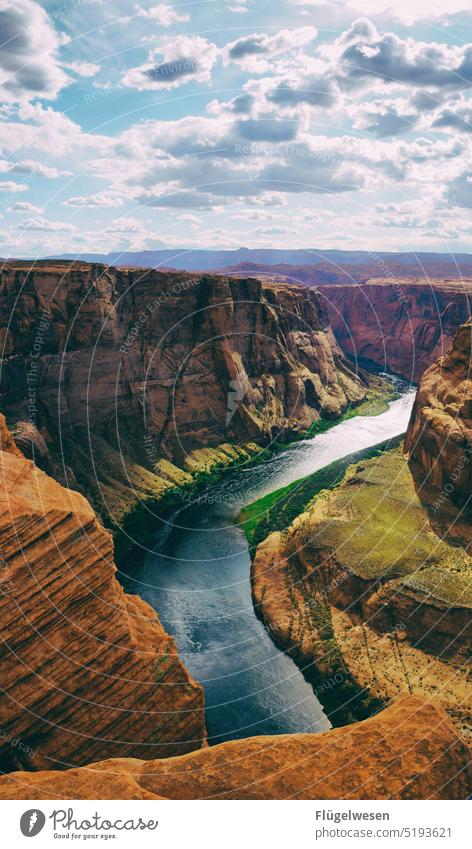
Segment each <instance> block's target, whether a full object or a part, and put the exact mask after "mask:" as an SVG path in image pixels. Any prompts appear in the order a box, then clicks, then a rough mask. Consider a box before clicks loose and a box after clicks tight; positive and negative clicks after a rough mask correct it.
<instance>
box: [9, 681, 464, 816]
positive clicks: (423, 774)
mask: <svg viewBox="0 0 472 849" xmlns="http://www.w3.org/2000/svg"><path fill="white" fill-rule="evenodd" d="M468 764H469V752H468V751H467V748H466V746H464V744H463V743H462V742H461V741H460V739H459V738H458V736H457V734H456V732H455V730H454V728H453V726H452V724H451V722H450V720H449V719H448V717H447V716H446V714H445V713H444V711H443V710H441V708H440V707H439V706H438V705H436V704H434V703H431V702H429V703H428V702H425V701H424V700H422V699H418V698H413V697H410V698H402V699H400V700H399V701H398V702H397V703H396V704H394V705H392V706H391V707H389V708H388V709H387V710H385V711H383V712H382V713H380V714H378V715H377V716H375V717H373V718H372V719H369V720H367V722H361V723H358V724H357V725H356V726H354V727H352V726H349V727H348V728H338V729H336V730H334V731H326V732H325V733H324V734H283V735H281V736H278V737H252V738H250V739H248V740H234V741H232V742H230V743H221V744H220V745H219V746H211V747H210V748H207V749H204V750H202V751H201V752H195V753H193V754H191V755H184V756H182V757H179V758H170V759H168V760H161V761H157V760H155V761H142V760H137V759H133V760H125V759H115V760H110V761H102V762H101V763H95V764H90V767H88V768H87V769H74V770H68V771H67V772H62V773H58V772H50V773H45V772H42V773H38V774H35V775H32V774H31V773H29V774H25V773H21V772H16V773H12V774H11V775H8V776H5V777H4V778H0V798H1V799H16V798H22V799H57V798H62V799H162V798H168V799H466V798H467V796H468V795H469V793H470V789H471V785H470V773H469V766H468Z"/></svg>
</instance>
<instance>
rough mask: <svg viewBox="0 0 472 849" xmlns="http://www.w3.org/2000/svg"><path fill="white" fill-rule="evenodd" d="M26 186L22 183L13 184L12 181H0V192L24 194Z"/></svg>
mask: <svg viewBox="0 0 472 849" xmlns="http://www.w3.org/2000/svg"><path fill="white" fill-rule="evenodd" d="M27 190H28V186H26V185H25V184H24V183H15V182H14V181H13V180H3V181H0V192H26V191H27Z"/></svg>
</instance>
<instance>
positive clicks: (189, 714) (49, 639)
mask: <svg viewBox="0 0 472 849" xmlns="http://www.w3.org/2000/svg"><path fill="white" fill-rule="evenodd" d="M10 439H11V437H8V434H6V435H4V434H3V433H2V447H3V448H4V449H5V450H3V451H1V452H0V481H1V487H0V488H1V496H0V551H1V571H0V621H1V636H2V641H1V644H0V716H1V725H2V728H1V735H0V768H1V769H2V770H5V771H8V770H11V769H18V768H24V769H33V770H38V769H51V768H66V767H68V766H77V765H81V764H84V763H86V762H88V761H91V760H96V759H97V758H103V757H112V756H117V755H120V756H123V755H129V756H139V757H144V758H151V757H156V756H157V757H165V756H168V755H175V754H181V753H184V752H189V751H192V750H193V749H196V748H199V747H200V746H201V745H202V744H203V743H204V740H205V724H204V709H203V691H202V689H201V687H200V686H199V685H197V684H196V683H195V682H194V681H193V680H192V678H191V677H190V675H189V674H188V673H187V671H186V670H185V668H184V667H183V665H182V664H181V662H180V661H179V658H178V656H177V653H176V648H175V645H174V642H173V640H172V639H171V638H170V637H169V636H168V634H166V633H165V631H164V630H163V628H162V626H161V624H160V622H159V620H158V618H157V616H156V614H155V612H154V611H153V610H152V609H151V608H150V607H149V606H148V605H147V604H145V603H144V602H143V601H142V600H141V599H140V598H139V597H137V596H130V595H126V594H125V593H124V592H123V590H122V588H121V586H120V585H119V583H118V582H117V580H116V578H115V572H116V569H115V566H114V563H113V542H112V537H111V534H110V533H109V532H108V531H106V530H105V529H104V528H103V526H102V525H101V524H100V523H99V521H98V520H97V518H96V516H95V513H94V512H93V510H92V508H91V507H90V505H89V504H88V502H87V501H86V500H85V498H83V496H82V495H79V494H78V493H76V492H73V491H70V490H66V489H65V488H63V487H62V486H60V485H59V484H58V483H56V481H54V480H52V479H51V478H49V477H48V476H47V475H46V474H45V473H44V472H42V471H40V470H39V469H38V468H37V467H36V466H35V465H34V464H33V462H32V461H30V460H26V459H24V458H22V457H21V456H18V453H11V449H12V445H11V443H10ZM9 449H10V450H9Z"/></svg>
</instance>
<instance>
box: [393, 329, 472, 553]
mask: <svg viewBox="0 0 472 849" xmlns="http://www.w3.org/2000/svg"><path fill="white" fill-rule="evenodd" d="M471 368H472V322H471V321H468V322H467V323H466V324H464V325H463V326H462V327H461V328H460V329H459V331H458V332H457V334H456V336H455V338H454V344H453V346H452V348H451V350H450V351H448V353H447V354H446V355H445V356H444V357H441V358H440V359H439V360H438V361H437V362H435V363H434V364H433V365H432V366H431V367H430V368H429V369H428V370H427V371H426V372H425V373H424V375H423V377H422V379H421V382H420V385H419V389H418V394H417V397H416V401H415V406H414V408H413V412H412V418H411V422H410V427H409V429H408V434H407V437H406V440H405V450H406V452H407V453H408V455H409V460H410V467H411V470H412V472H413V475H414V477H415V480H416V482H417V488H418V492H419V494H420V497H422V499H423V500H425V501H427V502H428V504H429V506H430V510H431V513H432V516H433V517H434V516H438V515H439V516H440V515H441V514H446V516H449V514H450V513H451V508H452V509H453V508H454V505H457V506H458V507H459V508H461V511H462V514H463V515H462V516H461V517H460V519H461V527H462V528H463V526H464V519H467V517H468V518H469V523H470V499H471V496H472V374H471ZM454 521H455V523H456V524H457V523H458V517H457V516H455V519H454ZM463 530H464V528H463ZM464 532H465V531H464ZM470 537H472V530H471V532H470Z"/></svg>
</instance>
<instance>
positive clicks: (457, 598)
mask: <svg viewBox="0 0 472 849" xmlns="http://www.w3.org/2000/svg"><path fill="white" fill-rule="evenodd" d="M252 583H253V596H254V601H255V605H256V610H257V611H258V613H259V614H260V615H261V617H262V619H263V620H264V622H265V623H266V624H267V626H268V628H269V629H270V632H271V634H272V636H273V638H274V640H275V641H276V642H277V643H278V644H279V645H281V646H283V648H284V649H285V650H287V651H288V652H289V653H290V654H291V655H292V657H293V658H294V660H295V661H296V662H297V664H298V665H299V666H300V668H301V669H302V671H303V673H304V675H305V676H306V677H307V678H308V679H309V680H310V681H311V682H312V683H313V685H314V687H315V692H316V693H317V695H318V697H319V698H320V700H321V701H322V702H323V704H324V706H325V710H326V711H327V712H328V715H329V717H330V719H331V721H332V722H333V723H334V724H343V723H345V722H346V721H351V722H352V721H353V720H355V719H358V718H359V717H360V716H362V715H366V714H367V715H368V714H369V713H370V712H371V711H372V710H373V709H378V705H379V703H385V702H388V701H389V700H390V699H391V698H393V697H395V696H396V695H399V694H401V693H404V692H409V693H414V694H415V695H420V696H422V697H425V698H435V699H437V700H438V701H439V702H440V703H442V705H443V706H444V707H445V708H446V709H447V710H448V712H449V713H450V715H451V716H452V717H453V718H454V721H455V722H456V724H457V727H458V728H459V729H460V730H461V733H463V734H464V736H467V737H472V716H471V705H472V684H471V682H470V678H469V677H468V657H469V651H470V640H471V637H472V589H471V588H472V557H471V556H470V555H469V553H468V552H467V551H466V550H464V549H463V548H461V547H459V546H457V545H456V544H451V543H449V542H447V541H446V539H443V538H442V537H441V536H438V535H437V534H436V533H435V531H434V530H433V528H432V527H431V525H430V521H429V515H428V512H427V510H426V509H425V507H424V506H423V504H422V503H421V501H420V499H419V497H418V495H417V494H416V492H415V486H414V481H413V478H412V476H411V474H410V472H409V469H408V465H407V462H406V460H405V458H404V457H403V455H402V452H401V450H400V449H394V450H391V451H388V452H384V453H381V454H380V455H379V456H378V457H375V458H373V459H371V460H367V461H363V462H361V463H358V464H356V465H354V466H352V467H350V468H349V470H348V472H347V474H346V476H345V478H344V480H343V482H342V483H341V484H340V485H339V486H338V487H337V488H335V489H333V490H326V491H324V492H321V493H320V494H319V495H318V496H316V497H315V498H314V499H313V501H312V502H311V503H310V504H309V505H308V507H307V508H306V512H304V513H302V514H301V515H300V516H298V517H297V518H296V519H295V521H294V522H293V523H292V525H291V526H290V527H289V528H288V529H287V530H285V531H284V532H274V533H272V534H271V535H269V536H268V538H267V539H266V540H265V541H264V542H262V543H261V544H260V545H259V546H258V548H257V551H256V556H255V559H254V562H253V569H252ZM326 681H328V682H331V686H326ZM333 682H334V683H333Z"/></svg>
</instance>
